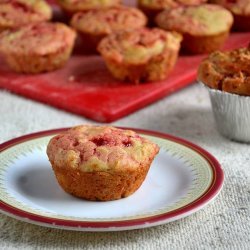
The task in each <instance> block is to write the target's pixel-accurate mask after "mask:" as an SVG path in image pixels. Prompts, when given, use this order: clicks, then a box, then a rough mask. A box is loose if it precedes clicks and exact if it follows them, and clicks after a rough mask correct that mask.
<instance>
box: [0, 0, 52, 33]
mask: <svg viewBox="0 0 250 250" xmlns="http://www.w3.org/2000/svg"><path fill="white" fill-rule="evenodd" d="M51 17H52V10H51V8H50V6H49V5H48V4H47V3H46V2H45V1H43V0H12V1H7V0H0V31H1V30H6V29H13V28H17V27H21V26H24V25H27V24H30V23H37V22H43V21H48V20H50V19H51Z"/></svg>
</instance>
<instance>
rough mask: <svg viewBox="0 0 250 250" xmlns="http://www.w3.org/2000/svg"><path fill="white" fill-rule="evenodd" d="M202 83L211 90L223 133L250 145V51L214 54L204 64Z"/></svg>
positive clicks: (199, 72)
mask: <svg viewBox="0 0 250 250" xmlns="http://www.w3.org/2000/svg"><path fill="white" fill-rule="evenodd" d="M198 80H199V81H200V82H202V83H203V84H205V85H206V86H207V88H208V90H209V94H210V98H211V102H212V107H213V112H214V117H215V120H216V124H217V127H218V129H219V131H220V133H221V134H222V135H224V136H226V137H228V138H230V139H233V140H236V141H241V142H250V126H249V124H250V49H249V47H248V48H241V49H236V50H232V51H227V52H220V51H217V52H214V53H212V54H211V55H210V56H209V57H208V58H207V59H205V60H203V62H202V63H201V64H200V67H199V70H198Z"/></svg>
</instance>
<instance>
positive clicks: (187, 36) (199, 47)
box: [156, 4, 233, 54]
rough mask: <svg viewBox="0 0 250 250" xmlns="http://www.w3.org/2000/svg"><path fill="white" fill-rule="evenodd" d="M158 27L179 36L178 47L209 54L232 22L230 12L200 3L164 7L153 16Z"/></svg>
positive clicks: (225, 34) (217, 47) (220, 41)
mask: <svg viewBox="0 0 250 250" xmlns="http://www.w3.org/2000/svg"><path fill="white" fill-rule="evenodd" d="M156 23H157V25H158V26H159V27H160V28H163V29H165V30H169V31H177V32H179V33H181V34H182V35H183V42H182V49H183V50H184V51H186V52H188V53H192V54H200V53H210V52H212V51H215V50H217V49H219V48H220V47H221V46H222V45H223V44H224V42H225V40H226V39H227V37H228V34H229V31H230V28H231V26H232V24H233V16H232V14H231V13H230V12H229V11H228V10H226V9H224V8H223V7H221V6H218V5H214V4H202V5H199V6H182V7H177V8H175V9H170V10H164V11H163V12H161V13H160V14H158V15H157V17H156Z"/></svg>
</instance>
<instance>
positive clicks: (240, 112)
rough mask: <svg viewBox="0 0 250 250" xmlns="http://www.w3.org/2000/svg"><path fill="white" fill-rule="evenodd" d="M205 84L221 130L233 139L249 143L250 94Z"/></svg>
mask: <svg viewBox="0 0 250 250" xmlns="http://www.w3.org/2000/svg"><path fill="white" fill-rule="evenodd" d="M203 85H204V84H203ZM204 86H205V87H206V88H207V89H208V91H209V95H210V100H211V103H212V108H213V113H214V118H215V121H216V125H217V128H218V130H219V132H220V133H221V134H222V135H223V136H225V137H227V138H229V139H231V140H235V141H239V142H248V143H249V142H250V96H240V95H237V94H231V93H228V92H224V91H220V90H217V89H211V88H209V87H207V86H206V85H204Z"/></svg>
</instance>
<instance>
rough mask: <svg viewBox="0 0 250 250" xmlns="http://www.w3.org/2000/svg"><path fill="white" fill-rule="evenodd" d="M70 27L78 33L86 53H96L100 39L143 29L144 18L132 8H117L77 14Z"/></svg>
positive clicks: (138, 11) (145, 20)
mask: <svg viewBox="0 0 250 250" xmlns="http://www.w3.org/2000/svg"><path fill="white" fill-rule="evenodd" d="M70 23H71V26H72V27H73V28H74V29H75V30H77V31H78V33H79V34H80V36H81V38H82V43H83V47H84V48H85V50H86V52H89V53H90V52H96V47H97V45H98V44H99V42H100V41H101V39H102V38H104V37H105V36H107V35H109V34H111V33H112V32H116V31H121V30H134V29H138V28H141V27H144V26H145V25H146V23H147V18H146V16H145V15H144V14H143V13H142V12H141V11H140V10H138V9H136V8H133V7H125V6H117V7H111V8H106V9H97V10H90V11H87V12H78V13H76V14H74V15H73V17H72V19H71V22H70Z"/></svg>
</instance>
